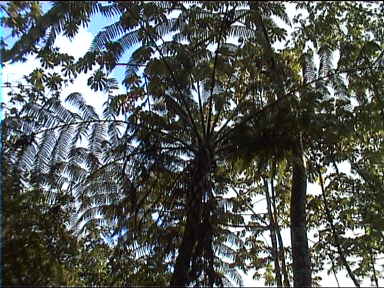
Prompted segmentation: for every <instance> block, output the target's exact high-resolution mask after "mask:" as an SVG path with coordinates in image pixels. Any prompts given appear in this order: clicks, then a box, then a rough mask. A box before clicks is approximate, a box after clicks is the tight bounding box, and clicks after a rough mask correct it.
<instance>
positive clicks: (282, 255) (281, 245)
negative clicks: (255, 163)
mask: <svg viewBox="0 0 384 288" xmlns="http://www.w3.org/2000/svg"><path fill="white" fill-rule="evenodd" d="M275 173H276V164H274V166H273V174H272V178H271V196H272V208H273V216H274V219H275V225H276V236H277V241H278V243H279V249H278V250H279V258H280V261H281V272H282V274H283V276H284V280H283V286H284V287H290V286H291V285H290V284H289V277H288V271H287V265H286V264H285V252H284V243H283V238H282V237H281V232H280V225H279V221H278V217H277V207H276V195H275V186H274V183H273V181H274V179H275Z"/></svg>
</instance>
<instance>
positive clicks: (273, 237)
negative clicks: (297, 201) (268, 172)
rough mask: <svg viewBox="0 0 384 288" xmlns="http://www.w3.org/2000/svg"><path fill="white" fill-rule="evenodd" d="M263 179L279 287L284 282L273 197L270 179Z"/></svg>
mask: <svg viewBox="0 0 384 288" xmlns="http://www.w3.org/2000/svg"><path fill="white" fill-rule="evenodd" d="M263 180H264V190H265V197H266V199H267V209H268V216H269V219H270V220H269V221H270V225H269V227H270V228H269V232H270V236H271V243H272V257H273V261H274V263H275V274H276V283H277V287H282V286H283V282H282V276H281V269H280V263H279V254H278V248H277V240H276V231H275V229H276V221H275V219H274V215H273V213H272V203H271V197H270V195H269V188H268V181H267V180H266V179H263Z"/></svg>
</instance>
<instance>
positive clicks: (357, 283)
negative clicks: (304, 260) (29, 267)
mask: <svg viewBox="0 0 384 288" xmlns="http://www.w3.org/2000/svg"><path fill="white" fill-rule="evenodd" d="M318 173H319V178H320V187H321V195H322V197H323V202H324V210H325V214H326V216H327V221H328V223H329V226H331V231H332V235H333V240H334V241H335V244H336V248H337V252H338V253H339V255H340V258H341V262H342V263H343V265H344V267H345V269H347V272H348V275H349V277H351V279H352V281H353V283H354V284H355V286H356V287H360V284H359V281H358V280H357V278H356V277H355V274H353V271H352V269H351V267H350V266H349V264H348V261H347V259H346V258H345V255H344V252H343V249H342V247H341V243H340V240H339V237H338V235H337V231H336V228H335V225H334V224H333V217H332V214H331V211H330V210H329V208H328V201H327V196H326V195H325V188H324V181H323V176H322V175H321V171H320V167H318Z"/></svg>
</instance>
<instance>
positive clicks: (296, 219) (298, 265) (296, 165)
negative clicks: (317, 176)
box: [291, 149, 312, 287]
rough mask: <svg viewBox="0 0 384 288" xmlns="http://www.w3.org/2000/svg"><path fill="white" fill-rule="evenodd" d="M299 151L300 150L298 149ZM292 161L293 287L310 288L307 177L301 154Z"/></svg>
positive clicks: (297, 154)
mask: <svg viewBox="0 0 384 288" xmlns="http://www.w3.org/2000/svg"><path fill="white" fill-rule="evenodd" d="M300 150H301V149H300ZM295 156H296V157H295V158H294V159H293V163H292V166H293V172H292V173H293V174H292V191H291V245H292V258H293V264H292V266H293V285H294V287H312V275H311V274H312V271H311V260H310V255H309V247H308V238H307V229H306V193H307V177H306V169H305V166H304V159H303V153H302V152H301V151H300V152H299V153H296V155H295Z"/></svg>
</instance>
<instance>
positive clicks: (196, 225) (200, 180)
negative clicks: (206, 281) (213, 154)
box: [170, 149, 211, 287]
mask: <svg viewBox="0 0 384 288" xmlns="http://www.w3.org/2000/svg"><path fill="white" fill-rule="evenodd" d="M209 159H210V158H209V157H208V153H207V152H206V151H205V150H203V149H202V151H201V152H200V154H199V155H197V157H196V160H195V163H194V167H193V168H192V175H191V176H192V177H191V183H190V184H191V189H190V190H189V191H188V195H187V197H186V209H187V211H186V212H187V213H186V214H187V220H186V224H185V230H184V234H183V239H182V242H181V245H180V248H179V250H178V256H177V258H176V263H175V266H174V271H173V275H172V279H171V282H170V287H185V286H186V285H188V284H189V283H190V281H191V280H193V279H189V278H190V277H189V275H190V272H191V261H192V258H193V257H194V255H195V253H199V251H195V250H196V249H195V248H196V245H197V244H198V241H199V238H201V237H204V236H205V235H201V233H205V231H200V227H201V223H202V220H203V219H202V205H203V196H204V194H205V193H207V192H208V191H209V189H210V182H209V175H210V168H211V161H210V160H209Z"/></svg>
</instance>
